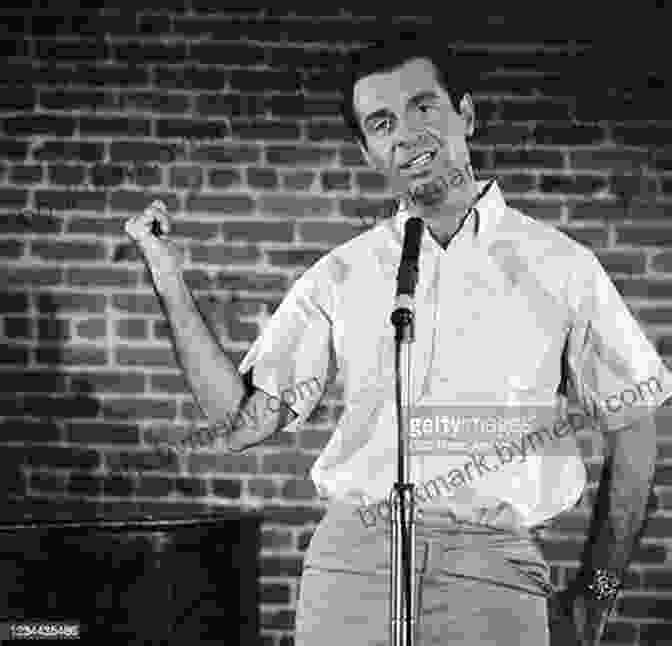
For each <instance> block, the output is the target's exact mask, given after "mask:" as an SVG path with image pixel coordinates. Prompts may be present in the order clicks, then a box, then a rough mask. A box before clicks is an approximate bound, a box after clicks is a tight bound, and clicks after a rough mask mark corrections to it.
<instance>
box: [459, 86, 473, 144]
mask: <svg viewBox="0 0 672 646" xmlns="http://www.w3.org/2000/svg"><path fill="white" fill-rule="evenodd" d="M460 116H461V117H462V120H463V121H464V128H465V131H464V135H465V137H471V136H472V135H473V134H474V130H475V129H476V109H475V108H474V102H473V100H472V98H471V94H469V93H468V92H465V93H464V96H463V97H462V100H461V101H460Z"/></svg>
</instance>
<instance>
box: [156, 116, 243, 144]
mask: <svg viewBox="0 0 672 646" xmlns="http://www.w3.org/2000/svg"><path fill="white" fill-rule="evenodd" d="M229 135H230V130H229V125H228V123H226V122H225V121H215V120H213V119H208V120H207V121H202V120H197V119H177V118H174V119H159V120H157V122H156V136H157V137H159V138H161V139H163V138H171V137H176V138H177V137H179V138H180V139H186V140H193V139H223V138H225V137H228V136H229Z"/></svg>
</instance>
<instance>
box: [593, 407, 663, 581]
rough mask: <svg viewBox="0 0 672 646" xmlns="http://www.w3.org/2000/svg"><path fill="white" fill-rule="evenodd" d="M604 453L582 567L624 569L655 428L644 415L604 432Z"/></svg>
mask: <svg viewBox="0 0 672 646" xmlns="http://www.w3.org/2000/svg"><path fill="white" fill-rule="evenodd" d="M605 441H606V445H607V446H606V448H607V450H606V457H605V461H604V467H603V469H602V476H601V479H600V485H599V488H598V495H597V500H596V502H595V508H594V512H593V519H592V522H591V525H590V529H589V532H588V533H589V537H588V542H587V543H586V547H585V550H584V552H583V558H582V565H583V566H584V567H592V568H601V569H607V570H611V571H613V572H615V573H624V572H625V570H626V568H627V567H628V564H629V562H630V558H631V556H632V552H633V550H634V548H635V547H636V545H637V542H638V538H639V533H640V530H641V528H642V524H643V522H644V518H645V515H646V503H647V501H648V499H649V493H650V491H651V484H652V481H653V475H654V472H655V466H656V428H655V422H654V419H653V417H648V416H647V417H645V418H643V419H641V420H639V421H637V422H635V423H634V424H633V425H632V426H630V427H629V428H627V429H624V430H621V431H615V432H613V433H609V434H607V435H606V436H605Z"/></svg>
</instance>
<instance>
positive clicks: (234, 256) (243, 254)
mask: <svg viewBox="0 0 672 646" xmlns="http://www.w3.org/2000/svg"><path fill="white" fill-rule="evenodd" d="M190 250H191V261H192V262H197V263H199V262H200V263H206V264H213V265H220V266H221V265H229V264H231V263H234V264H247V263H256V262H257V261H258V260H259V258H260V257H261V255H260V252H259V249H258V247H257V246H256V245H251V244H247V245H243V246H240V245H226V244H211V245H196V244H195V245H191V249H190Z"/></svg>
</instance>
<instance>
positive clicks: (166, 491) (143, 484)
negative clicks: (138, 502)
mask: <svg viewBox="0 0 672 646" xmlns="http://www.w3.org/2000/svg"><path fill="white" fill-rule="evenodd" d="M174 491H175V482H174V480H173V479H172V478H166V477H165V476H163V477H162V476H151V475H145V474H142V475H141V476H140V478H139V479H138V483H137V485H136V490H135V495H136V496H145V497H152V498H161V497H164V496H170V495H171V494H172V493H173V492H174Z"/></svg>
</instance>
